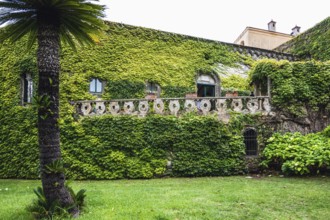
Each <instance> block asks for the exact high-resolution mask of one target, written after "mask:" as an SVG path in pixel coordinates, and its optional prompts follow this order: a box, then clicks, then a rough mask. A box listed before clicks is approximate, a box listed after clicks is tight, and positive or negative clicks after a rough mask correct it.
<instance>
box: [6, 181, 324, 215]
mask: <svg viewBox="0 0 330 220" xmlns="http://www.w3.org/2000/svg"><path fill="white" fill-rule="evenodd" d="M38 185H40V181H34V180H0V189H1V190H0V219H4V220H11V219H12V220H19V219H24V220H25V219H31V216H30V214H29V213H28V212H27V211H26V210H25V207H26V206H27V205H29V204H30V203H31V201H32V199H34V198H35V195H34V194H33V192H32V189H33V188H36V187H37V186H38ZM72 186H73V188H74V189H75V190H78V189H81V188H85V189H87V198H86V199H87V205H88V208H87V210H86V211H85V212H84V214H83V215H82V216H81V217H80V218H79V219H80V220H86V219H97V220H101V219H119V220H121V219H143V220H144V219H153V220H166V219H173V220H177V219H180V220H181V219H212V220H213V219H253V220H254V219H285V220H287V219H329V216H330V178H329V177H324V178H321V177H320V178H280V177H263V178H246V177H244V176H238V177H215V178H182V179H176V178H173V179H153V180H116V181H81V182H78V181H77V182H74V183H73V184H72ZM6 189H7V190H6Z"/></svg>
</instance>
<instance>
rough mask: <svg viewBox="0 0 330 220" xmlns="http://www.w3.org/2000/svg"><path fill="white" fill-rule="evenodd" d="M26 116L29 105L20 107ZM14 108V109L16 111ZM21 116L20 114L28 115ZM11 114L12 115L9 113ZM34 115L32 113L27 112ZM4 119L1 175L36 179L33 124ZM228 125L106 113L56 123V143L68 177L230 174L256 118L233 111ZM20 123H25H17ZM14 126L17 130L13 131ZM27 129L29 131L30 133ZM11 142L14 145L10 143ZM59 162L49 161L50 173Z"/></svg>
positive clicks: (239, 164)
mask: <svg viewBox="0 0 330 220" xmlns="http://www.w3.org/2000/svg"><path fill="white" fill-rule="evenodd" d="M19 108H20V109H22V110H25V112H23V113H24V114H26V111H27V110H31V109H30V108H24V107H19ZM17 113H18V112H16V114H17ZM23 113H22V115H21V118H23V117H24V116H25V117H26V116H28V115H23ZM12 114H15V113H12ZM30 117H31V118H30V119H33V112H31V113H30ZM10 118H11V121H8V122H6V121H4V122H6V123H8V124H3V126H2V128H3V130H2V131H1V133H0V138H1V139H2V140H5V139H6V137H8V130H11V131H12V132H11V134H10V138H9V140H6V141H4V142H1V143H0V152H1V154H0V159H1V163H2V164H3V166H1V167H0V176H1V178H37V177H38V163H37V160H38V153H37V152H38V147H37V146H38V145H37V138H36V128H35V127H34V128H33V129H31V127H33V126H35V125H30V124H29V120H28V119H24V120H23V119H21V118H16V119H17V120H18V121H15V117H10ZM232 119H233V120H232V121H231V123H230V124H229V125H225V124H222V123H221V122H219V121H218V120H217V118H214V117H204V116H196V115H189V114H187V115H186V116H183V117H181V118H176V117H174V116H160V115H150V116H148V117H145V118H138V117H133V116H121V117H114V116H110V115H105V116H99V117H86V118H82V119H81V120H79V121H73V120H72V118H70V117H67V118H65V119H64V120H62V121H61V142H62V143H61V146H62V156H63V162H64V167H65V169H66V175H67V176H68V177H69V178H73V179H121V178H152V177H159V176H164V175H168V173H166V171H167V167H166V164H167V161H172V173H173V175H174V176H205V175H208V176H210V175H213V176H216V175H233V174H238V173H242V172H243V171H244V170H245V166H244V158H243V156H244V146H243V140H242V134H241V131H242V129H243V127H244V124H251V123H252V122H253V121H254V120H255V119H253V118H249V119H248V118H247V116H243V115H236V116H235V115H233V116H232ZM21 121H25V122H26V124H25V123H20V122H21ZM13 130H15V131H16V132H13ZM31 132H32V133H31ZM12 146H15V147H12ZM61 164H62V162H54V164H51V165H49V166H48V167H49V168H50V172H57V170H58V169H60V170H61V169H62V165H61Z"/></svg>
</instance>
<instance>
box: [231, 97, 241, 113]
mask: <svg viewBox="0 0 330 220" xmlns="http://www.w3.org/2000/svg"><path fill="white" fill-rule="evenodd" d="M231 107H232V109H233V110H234V111H235V112H241V111H242V108H243V103H242V99H233V101H232V102H231Z"/></svg>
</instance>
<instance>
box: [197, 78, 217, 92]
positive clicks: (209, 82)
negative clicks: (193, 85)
mask: <svg viewBox="0 0 330 220" xmlns="http://www.w3.org/2000/svg"><path fill="white" fill-rule="evenodd" d="M197 96H198V97H214V96H215V80H214V79H213V78H212V77H211V76H209V75H200V76H199V77H198V79H197Z"/></svg>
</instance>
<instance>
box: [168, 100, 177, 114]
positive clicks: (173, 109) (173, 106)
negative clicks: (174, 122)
mask: <svg viewBox="0 0 330 220" xmlns="http://www.w3.org/2000/svg"><path fill="white" fill-rule="evenodd" d="M168 108H169V109H170V111H171V114H172V115H175V116H177V114H178V112H179V110H180V103H179V101H178V100H171V101H170V104H169V105H168Z"/></svg>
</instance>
